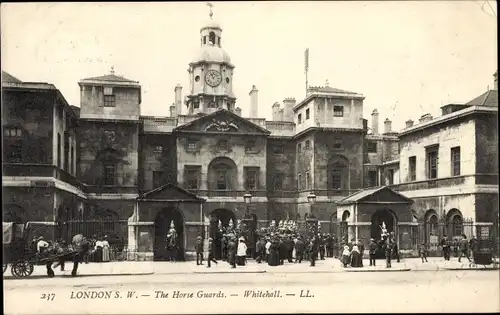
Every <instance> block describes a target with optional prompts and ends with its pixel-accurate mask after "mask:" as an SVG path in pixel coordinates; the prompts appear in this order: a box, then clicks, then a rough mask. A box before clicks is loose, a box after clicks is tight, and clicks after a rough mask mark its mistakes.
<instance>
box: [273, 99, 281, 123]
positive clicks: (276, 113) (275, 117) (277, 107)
mask: <svg viewBox="0 0 500 315" xmlns="http://www.w3.org/2000/svg"><path fill="white" fill-rule="evenodd" d="M279 113H280V103H278V102H275V103H274V104H273V120H274V121H279V120H280V117H279Z"/></svg>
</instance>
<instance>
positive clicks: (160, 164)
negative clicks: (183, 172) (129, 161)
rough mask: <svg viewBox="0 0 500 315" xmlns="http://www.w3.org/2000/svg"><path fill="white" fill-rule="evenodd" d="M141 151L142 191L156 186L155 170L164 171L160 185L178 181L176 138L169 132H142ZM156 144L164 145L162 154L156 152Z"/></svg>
mask: <svg viewBox="0 0 500 315" xmlns="http://www.w3.org/2000/svg"><path fill="white" fill-rule="evenodd" d="M140 145H141V150H140V151H139V156H140V157H139V158H140V161H141V162H140V164H139V169H140V170H141V174H142V175H141V176H142V178H141V181H140V182H141V184H140V189H141V190H142V191H148V190H151V189H154V188H157V187H155V186H154V183H153V172H154V171H160V172H163V174H162V179H161V183H160V185H163V184H167V183H174V184H175V183H177V151H176V149H177V146H176V139H175V137H174V136H172V135H168V134H142V135H141V136H140ZM156 146H162V152H161V154H158V153H156V152H155V149H156Z"/></svg>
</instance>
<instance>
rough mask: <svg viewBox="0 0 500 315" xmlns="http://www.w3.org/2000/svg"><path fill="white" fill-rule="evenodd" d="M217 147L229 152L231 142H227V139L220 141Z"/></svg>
mask: <svg viewBox="0 0 500 315" xmlns="http://www.w3.org/2000/svg"><path fill="white" fill-rule="evenodd" d="M217 147H218V148H219V150H224V151H227V150H229V141H227V140H225V139H223V140H219V143H218V144H217Z"/></svg>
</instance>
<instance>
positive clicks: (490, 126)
mask: <svg viewBox="0 0 500 315" xmlns="http://www.w3.org/2000/svg"><path fill="white" fill-rule="evenodd" d="M475 122H476V123H475V131H476V156H479V157H481V158H480V159H477V160H476V173H478V174H498V115H491V114H490V115H486V114H484V115H481V116H478V117H477V118H476V119H475Z"/></svg>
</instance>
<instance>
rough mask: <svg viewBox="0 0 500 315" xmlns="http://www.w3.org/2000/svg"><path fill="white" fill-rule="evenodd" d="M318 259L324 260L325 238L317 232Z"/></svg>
mask: <svg viewBox="0 0 500 315" xmlns="http://www.w3.org/2000/svg"><path fill="white" fill-rule="evenodd" d="M318 246H319V259H321V260H325V252H326V248H325V239H324V238H323V237H322V236H321V234H319V233H318Z"/></svg>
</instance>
